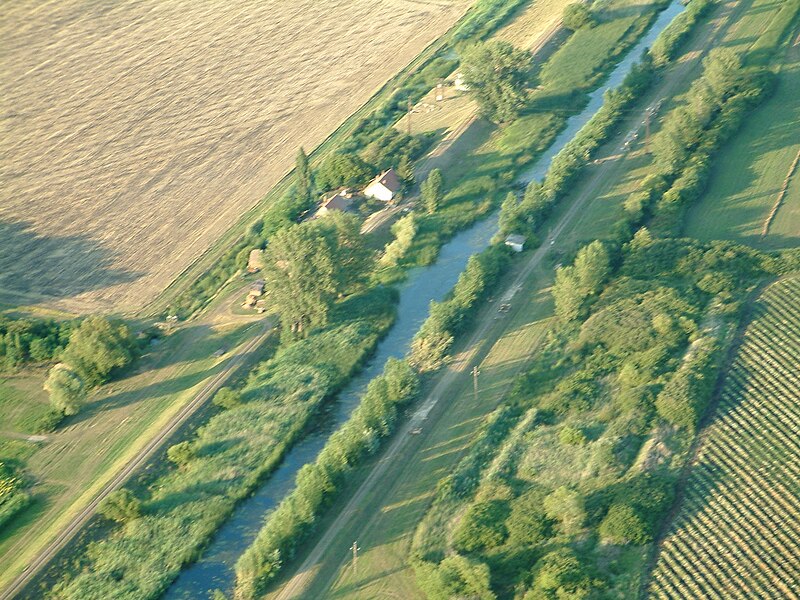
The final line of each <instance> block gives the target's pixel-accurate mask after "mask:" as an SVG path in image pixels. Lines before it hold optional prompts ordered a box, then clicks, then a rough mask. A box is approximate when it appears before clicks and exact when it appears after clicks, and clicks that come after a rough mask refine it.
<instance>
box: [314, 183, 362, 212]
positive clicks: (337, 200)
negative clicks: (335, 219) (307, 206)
mask: <svg viewBox="0 0 800 600" xmlns="http://www.w3.org/2000/svg"><path fill="white" fill-rule="evenodd" d="M353 202H355V198H353V194H351V193H350V191H349V190H346V189H344V190H340V191H338V192H336V193H335V194H334V195H333V196H331V197H330V198H327V199H326V200H324V201H323V202H322V205H321V206H320V207H319V209H318V210H317V212H316V214H315V215H314V216H315V217H324V216H325V215H327V214H330V213H332V212H335V211H340V212H347V211H349V210H350V209H351V208H352V207H353Z"/></svg>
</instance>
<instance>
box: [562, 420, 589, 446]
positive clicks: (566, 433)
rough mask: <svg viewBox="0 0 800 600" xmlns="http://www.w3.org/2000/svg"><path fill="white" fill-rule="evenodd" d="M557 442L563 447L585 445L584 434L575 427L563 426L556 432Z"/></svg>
mask: <svg viewBox="0 0 800 600" xmlns="http://www.w3.org/2000/svg"><path fill="white" fill-rule="evenodd" d="M558 441H559V442H561V443H562V444H563V445H564V446H582V445H583V444H585V443H586V434H585V433H583V431H581V430H580V429H578V428H577V427H570V426H569V425H565V426H564V427H562V428H561V431H559V432H558Z"/></svg>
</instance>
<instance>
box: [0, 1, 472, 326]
mask: <svg viewBox="0 0 800 600" xmlns="http://www.w3.org/2000/svg"><path fill="white" fill-rule="evenodd" d="M470 4H471V0H391V1H388V2H387V1H381V0H325V2H319V1H315V0H294V1H292V2H288V1H286V0H261V1H256V0H244V1H243V2H238V3H235V4H225V3H223V4H220V3H217V2H212V1H210V0H195V1H191V2H190V1H189V0H140V1H135V0H121V1H120V2H115V3H111V4H109V3H105V2H99V1H98V0H89V1H79V0H61V1H59V2H55V1H44V0H39V1H36V0H21V1H19V2H14V3H11V4H8V5H7V6H5V7H4V16H3V19H2V20H0V40H2V41H1V42H0V65H1V67H0V69H1V72H2V77H0V124H1V125H0V138H1V139H2V141H0V302H7V303H10V304H32V305H45V306H49V307H57V308H60V309H63V310H68V311H74V312H86V311H98V310H99V311H130V310H134V309H137V308H139V307H141V306H143V305H145V304H146V303H147V302H148V301H149V300H151V299H152V298H154V297H155V296H156V295H157V294H158V292H159V291H161V290H162V289H163V288H165V287H166V286H167V285H168V284H169V283H170V281H172V279H174V278H175V277H176V276H177V275H178V274H179V273H180V272H181V271H182V270H183V269H184V268H185V267H186V266H187V265H188V264H190V263H191V262H192V260H193V259H194V258H196V257H197V256H198V255H199V254H200V253H202V252H203V250H205V249H206V248H207V247H208V246H209V245H210V244H211V243H213V241H214V240H215V239H216V238H218V237H219V236H220V235H221V234H222V233H223V232H224V231H225V230H226V229H227V228H228V227H230V226H231V225H232V224H233V223H234V222H235V221H236V219H237V217H238V216H239V215H240V214H241V213H242V212H243V211H245V210H247V209H248V208H250V207H251V206H253V205H254V204H255V203H256V202H257V201H258V200H260V199H261V198H262V197H263V195H264V194H265V192H266V191H268V190H269V188H270V187H271V186H272V185H274V184H275V183H276V182H277V181H278V180H279V179H280V178H281V177H282V176H283V175H284V174H285V173H286V172H287V170H288V169H290V168H291V166H292V163H293V159H294V155H295V153H296V151H297V148H298V147H299V146H301V145H302V146H304V147H305V148H306V149H311V148H313V147H315V146H316V145H317V144H319V143H320V142H321V141H322V140H324V139H325V137H327V136H328V135H329V134H330V133H331V132H332V131H333V130H334V129H335V128H336V127H337V126H338V125H339V123H340V122H342V121H343V120H344V119H345V118H346V117H347V116H348V115H349V114H351V113H352V112H353V111H355V110H356V109H357V108H358V107H359V106H360V105H361V104H363V103H364V102H365V101H366V100H367V99H368V98H369V97H370V96H371V95H372V94H373V93H374V92H375V91H376V90H377V89H378V88H379V87H380V86H381V85H382V84H383V83H384V82H385V81H386V80H388V79H389V78H390V77H391V76H392V75H394V74H395V73H396V72H397V71H399V70H400V69H401V68H403V67H404V66H405V65H406V64H408V63H409V62H410V61H411V60H412V59H413V58H414V57H415V56H416V55H417V54H418V53H419V52H420V51H421V50H422V49H423V48H424V47H425V46H426V45H428V44H429V43H430V42H432V41H433V40H435V39H436V38H437V37H438V36H440V35H441V34H443V33H444V32H445V31H446V30H447V29H448V28H449V27H450V26H451V25H452V24H453V23H454V22H455V21H456V20H457V19H458V18H459V17H460V16H461V15H462V14H463V13H464V12H465V11H466V9H467V8H468V6H469V5H470Z"/></svg>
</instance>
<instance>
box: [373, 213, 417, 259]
mask: <svg viewBox="0 0 800 600" xmlns="http://www.w3.org/2000/svg"><path fill="white" fill-rule="evenodd" d="M392 233H393V234H394V239H393V240H392V241H391V242H390V243H388V244H387V245H386V251H385V252H384V253H383V256H382V257H381V260H380V263H381V264H382V265H386V266H389V267H392V266H394V265H396V264H397V263H398V262H399V261H400V259H401V258H403V256H405V254H406V252H408V249H409V248H410V247H411V244H412V243H413V241H414V236H415V235H417V223H416V217H415V216H414V213H410V214H408V215H406V216H405V217H403V218H402V219H400V220H398V221H397V222H396V223H395V224H394V225H392Z"/></svg>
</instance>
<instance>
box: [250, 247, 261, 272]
mask: <svg viewBox="0 0 800 600" xmlns="http://www.w3.org/2000/svg"><path fill="white" fill-rule="evenodd" d="M263 268H264V251H263V250H262V249H261V248H254V249H253V250H250V255H249V256H248V257H247V272H248V273H258V272H259V271H260V270H261V269H263Z"/></svg>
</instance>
